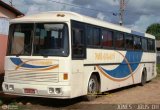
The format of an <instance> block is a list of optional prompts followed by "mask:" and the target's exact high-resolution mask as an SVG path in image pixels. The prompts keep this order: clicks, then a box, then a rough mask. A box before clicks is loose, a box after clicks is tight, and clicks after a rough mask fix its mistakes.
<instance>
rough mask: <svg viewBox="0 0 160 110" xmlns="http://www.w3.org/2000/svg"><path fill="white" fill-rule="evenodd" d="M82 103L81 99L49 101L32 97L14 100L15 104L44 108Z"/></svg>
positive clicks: (48, 99) (49, 99)
mask: <svg viewBox="0 0 160 110" xmlns="http://www.w3.org/2000/svg"><path fill="white" fill-rule="evenodd" d="M82 101H83V97H78V98H73V99H51V98H33V97H20V98H18V99H17V100H16V102H17V103H22V104H23V105H27V104H28V103H29V104H31V105H40V106H44V107H54V108H63V107H69V106H72V105H75V104H77V103H80V102H82Z"/></svg>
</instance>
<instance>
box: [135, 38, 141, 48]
mask: <svg viewBox="0 0 160 110" xmlns="http://www.w3.org/2000/svg"><path fill="white" fill-rule="evenodd" d="M134 49H135V50H141V49H142V47H141V38H140V37H138V36H135V37H134Z"/></svg>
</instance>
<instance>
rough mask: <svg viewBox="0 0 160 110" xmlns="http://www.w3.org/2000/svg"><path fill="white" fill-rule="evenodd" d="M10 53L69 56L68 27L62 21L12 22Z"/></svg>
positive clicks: (18, 54)
mask: <svg viewBox="0 0 160 110" xmlns="http://www.w3.org/2000/svg"><path fill="white" fill-rule="evenodd" d="M9 38H10V42H9V47H10V49H9V52H8V54H9V55H16V56H20V55H23V56H30V55H32V56H68V52H69V46H68V45H69V44H68V42H69V41H68V27H67V25H66V24H62V23H36V24H31V23H24V24H12V25H11V26H10V34H9Z"/></svg>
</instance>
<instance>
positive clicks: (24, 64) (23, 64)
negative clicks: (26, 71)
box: [10, 58, 51, 68]
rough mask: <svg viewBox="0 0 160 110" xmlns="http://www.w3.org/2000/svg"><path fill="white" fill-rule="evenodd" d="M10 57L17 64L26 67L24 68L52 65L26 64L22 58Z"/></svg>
mask: <svg viewBox="0 0 160 110" xmlns="http://www.w3.org/2000/svg"><path fill="white" fill-rule="evenodd" d="M10 59H11V61H12V62H13V63H14V64H15V65H17V66H20V67H24V68H47V67H50V66H51V65H49V66H36V65H30V64H26V63H25V62H23V61H22V60H21V59H20V58H10Z"/></svg>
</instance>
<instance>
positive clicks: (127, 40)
mask: <svg viewBox="0 0 160 110" xmlns="http://www.w3.org/2000/svg"><path fill="white" fill-rule="evenodd" d="M125 44H126V49H133V37H132V35H129V34H127V35H126V37H125Z"/></svg>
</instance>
